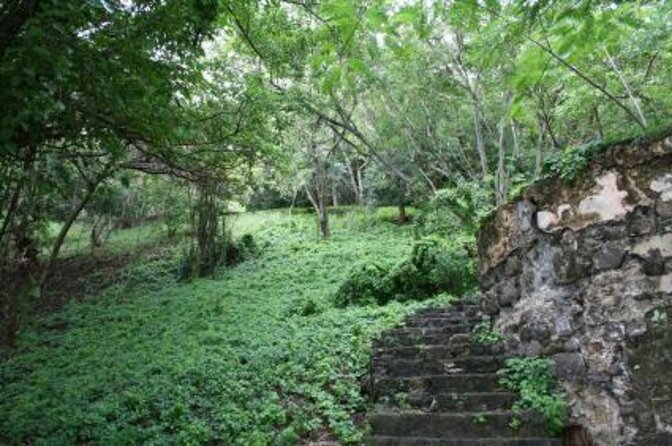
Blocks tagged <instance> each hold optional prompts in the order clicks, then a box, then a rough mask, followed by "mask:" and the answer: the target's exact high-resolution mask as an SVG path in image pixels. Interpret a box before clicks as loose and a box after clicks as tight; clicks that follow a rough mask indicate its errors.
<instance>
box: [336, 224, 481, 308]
mask: <svg viewBox="0 0 672 446" xmlns="http://www.w3.org/2000/svg"><path fill="white" fill-rule="evenodd" d="M475 283H476V277H475V265H474V262H473V260H472V259H471V258H470V255H469V252H468V251H467V249H466V248H465V246H464V244H461V243H459V242H452V243H451V242H447V241H444V240H442V239H441V238H439V237H437V236H429V237H425V238H422V239H420V240H417V241H415V242H414V243H413V246H412V249H411V254H410V256H409V257H408V258H406V259H402V260H400V261H398V262H397V263H396V264H394V265H393V266H392V267H388V266H387V264H383V263H378V262H374V263H368V264H363V265H358V266H356V267H355V268H354V269H352V270H351V272H350V274H349V276H348V278H347V279H346V281H345V282H343V284H342V285H341V287H340V288H339V289H338V291H337V292H336V294H335V295H334V303H335V304H336V305H337V306H341V307H342V306H346V305H350V304H357V305H369V304H374V303H376V304H380V305H384V304H386V303H387V302H389V301H391V300H398V301H406V300H421V299H427V298H429V297H431V296H435V295H437V294H439V293H442V292H443V293H450V294H452V295H456V296H459V295H461V294H463V293H464V292H466V291H468V290H469V289H471V288H473V287H474V285H475Z"/></svg>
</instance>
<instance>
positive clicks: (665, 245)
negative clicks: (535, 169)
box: [478, 138, 672, 446]
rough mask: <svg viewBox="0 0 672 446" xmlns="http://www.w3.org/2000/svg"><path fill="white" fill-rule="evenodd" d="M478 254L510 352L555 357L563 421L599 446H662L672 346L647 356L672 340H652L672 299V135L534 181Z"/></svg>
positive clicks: (670, 423) (502, 212)
mask: <svg viewBox="0 0 672 446" xmlns="http://www.w3.org/2000/svg"><path fill="white" fill-rule="evenodd" d="M478 251H479V268H480V275H481V287H482V290H483V295H484V308H485V309H486V310H487V311H489V312H491V313H493V314H495V315H496V318H495V327H496V329H497V330H498V331H499V332H500V333H501V334H502V335H503V336H504V337H505V340H506V345H507V348H508V350H509V353H513V354H518V355H524V356H536V355H545V356H549V357H552V358H553V359H554V360H555V364H556V369H557V371H558V376H559V378H560V381H561V383H562V385H563V387H564V388H565V390H566V392H567V394H568V401H569V409H570V414H569V415H570V418H569V422H570V424H572V425H580V426H583V427H585V428H586V430H587V431H588V432H589V433H590V434H591V435H592V437H593V439H594V440H595V442H596V443H597V444H603V445H610V446H611V445H620V444H622V445H630V444H632V445H635V444H636V445H640V444H641V445H646V444H668V443H665V441H668V440H669V439H670V438H671V437H670V436H669V435H672V434H671V433H672V401H668V400H672V361H670V362H669V363H668V362H666V361H668V359H669V358H668V357H672V353H670V354H669V355H668V354H667V353H666V354H664V355H656V354H655V353H654V352H655V351H656V349H658V348H666V349H669V347H672V341H669V342H670V345H667V344H666V343H667V342H668V340H667V337H666V336H657V335H656V333H659V330H661V329H662V328H660V327H667V326H668V325H667V324H668V322H667V321H668V319H667V316H665V317H663V316H661V315H663V314H665V315H667V312H665V311H667V310H665V311H663V310H660V309H661V308H662V309H666V308H670V306H672V138H665V139H662V140H659V141H650V142H647V143H640V144H627V145H616V146H613V147H611V148H609V149H607V150H606V151H605V152H603V153H602V154H600V155H599V156H598V157H597V158H596V159H594V160H593V161H591V163H590V166H589V169H588V170H587V171H586V172H585V173H584V174H583V175H582V176H581V177H580V178H577V179H576V180H575V181H573V182H565V181H563V180H561V179H560V178H547V179H544V180H543V181H541V182H539V183H536V184H535V185H533V186H532V187H531V188H529V189H528V190H527V191H525V192H524V194H523V195H522V197H521V198H520V199H519V200H518V201H516V202H513V203H508V204H506V205H504V206H502V207H501V208H499V209H498V210H497V211H496V212H495V213H493V214H492V215H491V216H490V217H489V218H488V219H486V220H485V221H484V222H483V224H482V226H481V230H480V232H479V244H478ZM661 311H662V312H661ZM653 315H655V319H656V321H655V324H657V325H655V326H654V325H652V324H653V322H652V320H651V318H652V317H654V316H653ZM671 317H672V315H671ZM652 327H655V328H652ZM668 331H669V330H668ZM670 351H672V350H670ZM654 369H655V370H656V372H655V374H654V375H652V373H653V370H654ZM642 370H647V371H648V372H647V373H646V374H642ZM654 384H655V385H656V386H658V387H660V388H661V389H663V390H664V392H663V393H665V394H664V395H658V396H654V395H651V391H650V390H646V389H647V386H649V385H654ZM661 441H662V442H663V443H660V442H661ZM669 444H672V442H670V443H669Z"/></svg>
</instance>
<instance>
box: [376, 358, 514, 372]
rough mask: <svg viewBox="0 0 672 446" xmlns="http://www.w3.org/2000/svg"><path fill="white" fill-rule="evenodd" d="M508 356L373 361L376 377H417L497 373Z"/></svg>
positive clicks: (382, 359) (378, 359)
mask: <svg viewBox="0 0 672 446" xmlns="http://www.w3.org/2000/svg"><path fill="white" fill-rule="evenodd" d="M505 359H506V356H501V355H482V356H464V357H457V358H450V359H403V358H402V359H397V358H394V357H389V356H388V357H382V358H374V359H373V374H374V375H375V376H380V377H383V376H391V377H395V376H415V375H438V374H442V373H445V374H453V373H464V372H470V373H487V372H496V371H497V370H499V369H501V368H503V367H504V360H505Z"/></svg>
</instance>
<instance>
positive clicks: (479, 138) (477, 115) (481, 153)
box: [474, 97, 488, 179]
mask: <svg viewBox="0 0 672 446" xmlns="http://www.w3.org/2000/svg"><path fill="white" fill-rule="evenodd" d="M481 121H482V116H481V106H480V104H479V102H478V98H476V97H474V131H475V133H476V151H477V152H478V159H479V161H480V164H481V176H482V178H483V179H485V178H486V177H487V176H488V157H487V154H486V153H485V142H484V141H483V128H482V125H481Z"/></svg>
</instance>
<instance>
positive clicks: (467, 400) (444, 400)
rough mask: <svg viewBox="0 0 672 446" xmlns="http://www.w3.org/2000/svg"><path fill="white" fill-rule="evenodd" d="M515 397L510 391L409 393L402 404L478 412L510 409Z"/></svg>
mask: <svg viewBox="0 0 672 446" xmlns="http://www.w3.org/2000/svg"><path fill="white" fill-rule="evenodd" d="M517 399H518V395H516V394H515V393H511V392H471V393H440V394H437V395H429V394H426V393H409V394H406V395H405V397H404V401H403V402H402V404H405V405H407V406H408V407H410V408H413V409H420V410H423V411H426V412H480V411H496V410H508V409H511V407H512V406H513V403H515V402H516V400H517Z"/></svg>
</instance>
